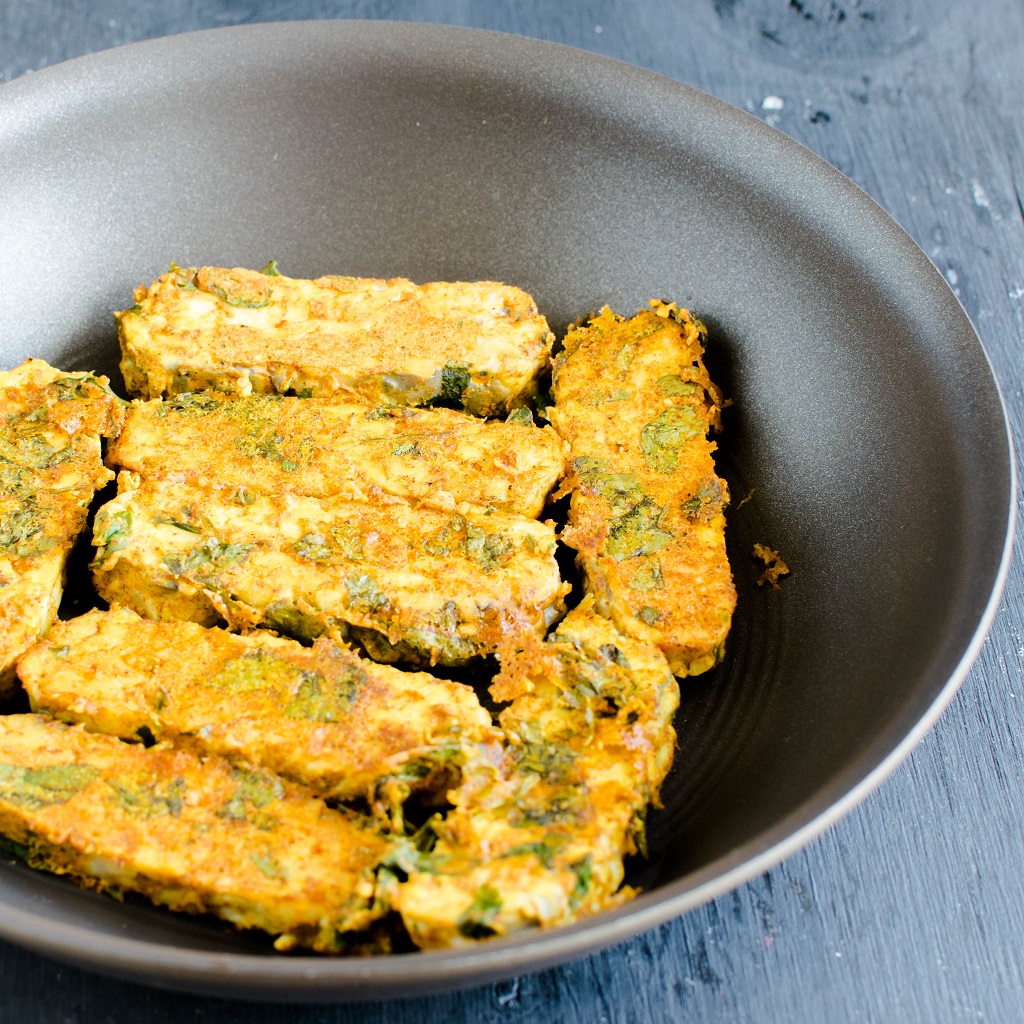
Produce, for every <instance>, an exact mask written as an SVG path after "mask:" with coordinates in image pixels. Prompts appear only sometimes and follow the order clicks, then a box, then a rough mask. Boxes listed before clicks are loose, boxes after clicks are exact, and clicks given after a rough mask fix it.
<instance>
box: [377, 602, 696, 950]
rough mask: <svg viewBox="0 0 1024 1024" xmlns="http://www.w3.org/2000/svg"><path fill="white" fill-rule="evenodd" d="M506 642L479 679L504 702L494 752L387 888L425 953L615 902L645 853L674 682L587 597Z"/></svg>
mask: <svg viewBox="0 0 1024 1024" xmlns="http://www.w3.org/2000/svg"><path fill="white" fill-rule="evenodd" d="M518 640H519V642H518V644H510V645H509V647H508V648H506V650H505V651H504V652H503V653H502V656H501V663H502V667H501V672H500V673H499V674H498V676H497V677H496V678H495V680H494V683H493V685H492V686H491V695H492V697H493V698H494V699H495V700H496V701H500V702H504V701H510V702H511V703H510V704H509V706H508V707H507V708H505V709H504V710H503V711H502V712H501V714H500V715H499V723H500V726H501V729H502V731H503V732H504V734H505V737H506V746H505V748H504V750H502V751H501V752H500V757H497V758H493V759H491V760H488V759H487V758H484V757H481V758H479V759H478V761H477V762H476V764H475V765H472V764H471V765H469V766H467V767H466V768H465V769H464V772H465V781H464V783H463V784H462V786H461V787H460V788H459V789H458V790H456V791H455V792H454V793H453V794H451V799H452V802H453V803H454V805H455V809H454V810H452V811H450V812H449V813H448V815H447V816H446V817H444V818H443V819H440V818H438V819H435V820H434V821H433V822H432V823H430V825H429V826H428V827H430V828H431V829H432V831H433V834H434V836H435V837H436V840H435V841H433V845H432V846H431V847H430V849H429V850H428V851H427V852H424V853H422V854H421V855H420V856H419V857H418V858H417V859H416V860H415V861H414V862H413V863H411V864H406V865H405V866H406V868H407V870H408V879H407V881H405V882H404V884H401V885H396V886H394V891H393V892H392V893H391V897H390V899H391V903H392V905H393V906H394V907H395V908H396V909H397V910H398V911H399V912H400V913H401V915H402V919H403V921H404V922H405V925H406V928H407V929H408V931H409V934H410V935H411V936H412V938H413V941H415V942H416V944H417V945H419V946H421V947H422V948H425V949H437V948H446V947H451V946H459V945H467V944H469V943H471V942H473V941H474V940H477V939H481V938H487V937H490V936H495V935H506V934H509V933H511V932H514V931H517V930H519V929H521V928H527V927H550V926H553V925H561V924H568V923H570V922H572V921H574V920H578V919H579V918H580V917H583V916H586V915H588V914H593V913H596V912H598V911H599V910H603V909H606V908H608V907H611V906H615V905H617V904H618V903H621V902H622V901H623V900H624V899H627V898H628V897H629V896H630V895H631V894H632V893H631V890H628V889H626V890H620V886H621V884H622V880H623V864H622V858H623V856H624V855H625V854H627V853H635V852H636V851H637V849H638V847H639V848H641V849H642V848H643V842H644V840H643V836H644V816H645V813H646V809H647V806H648V804H649V803H652V802H654V803H656V802H657V798H658V790H659V787H660V786H661V783H662V781H663V780H664V778H665V775H666V773H667V772H668V769H669V767H670V766H671V764H672V755H673V751H674V748H675V730H674V729H673V727H672V716H673V715H674V714H675V711H676V708H677V706H678V703H679V689H678V686H677V684H676V681H675V679H674V678H673V676H672V673H671V672H670V670H669V667H668V664H667V663H666V661H665V658H664V657H663V656H662V654H661V653H660V652H659V651H658V649H657V648H656V647H655V646H654V645H653V644H650V643H648V642H646V641H644V640H638V639H635V638H632V637H628V636H625V635H623V634H622V633H620V632H619V631H618V630H617V629H616V628H615V626H613V625H612V623H611V622H609V621H608V620H607V619H605V618H602V617H601V616H600V615H598V614H596V612H595V610H594V603H593V599H592V598H586V599H585V600H584V602H583V603H582V604H581V605H580V606H579V607H578V608H576V609H574V610H573V611H571V612H570V613H569V614H568V615H567V616H566V618H565V619H564V621H562V622H561V623H560V624H559V626H558V628H557V629H556V630H555V632H554V633H553V635H552V636H551V637H550V638H549V639H548V640H547V642H542V641H541V640H539V639H538V638H536V637H535V636H533V635H530V634H523V635H522V636H521V637H519V638H518ZM429 845H430V844H425V843H421V846H429ZM383 884H384V879H382V886H383Z"/></svg>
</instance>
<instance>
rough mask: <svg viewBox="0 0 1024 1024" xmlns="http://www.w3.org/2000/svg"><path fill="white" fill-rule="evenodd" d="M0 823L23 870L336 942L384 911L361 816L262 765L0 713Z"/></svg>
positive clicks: (378, 848) (382, 844) (332, 946)
mask: <svg viewBox="0 0 1024 1024" xmlns="http://www.w3.org/2000/svg"><path fill="white" fill-rule="evenodd" d="M0 834H2V835H3V836H5V837H6V842H5V847H6V849H7V850H8V851H9V852H11V853H14V854H15V855H17V856H19V857H20V858H21V859H23V860H25V861H26V862H27V863H28V864H29V865H31V866H32V867H39V868H45V869H46V870H48V871H54V872H56V873H58V874H66V875H70V876H71V877H72V878H73V879H74V880H75V881H76V882H78V883H79V884H80V885H84V886H86V887H88V888H92V889H99V890H101V891H103V890H108V891H111V892H113V893H115V894H118V893H121V892H138V893H141V894H143V895H144V896H148V897H149V898H150V899H151V900H153V902H154V903H158V904H161V905H163V906H166V907H170V908H171V909H172V910H181V911H186V912H187V913H193V914H198V913H212V914H216V915H217V916H218V917H221V918H224V919H225V920H227V921H230V922H231V923H232V924H234V925H236V926H237V927H238V928H260V929H263V930H264V931H267V932H270V933H271V934H273V935H276V936H278V938H277V940H276V945H277V946H278V948H279V949H290V948H292V947H294V946H305V947H308V948H310V949H313V950H316V951H318V952H324V953H333V952H340V951H343V950H345V949H346V948H348V947H349V945H350V944H355V945H356V946H357V948H359V947H360V946H362V945H363V944H364V943H365V942H366V938H365V937H364V936H363V934H362V933H365V932H366V930H367V929H369V928H371V927H372V925H373V924H374V922H375V921H376V920H378V919H379V918H380V917H381V916H382V914H383V913H384V911H385V908H384V907H383V906H382V905H381V904H380V903H379V901H377V900H375V898H374V895H375V874H374V872H375V871H376V869H377V866H378V864H379V863H380V861H381V860H382V859H383V858H385V857H386V856H387V854H388V852H389V850H390V845H389V841H388V840H387V839H386V838H384V837H382V836H380V835H378V834H377V833H376V831H375V830H374V829H373V828H372V827H370V823H369V822H368V821H367V820H365V819H362V818H360V816H358V815H356V814H353V813H351V812H348V811H340V810H332V809H331V808H329V807H328V806H327V805H326V804H325V803H324V802H323V801H322V800H320V799H318V798H317V797H314V796H312V795H311V794H310V793H309V792H308V791H307V790H305V789H304V788H302V787H301V786H296V785H294V784H292V783H290V782H282V781H281V780H280V779H278V778H277V777H276V776H274V775H273V774H271V773H269V772H265V771H261V770H258V769H255V768H251V767H244V766H241V765H232V764H229V763H228V762H227V761H225V760H223V759H221V758H218V757H212V756H211V757H200V756H199V755H198V754H196V753H194V752H192V751H187V750H171V749H167V748H164V747H153V748H151V749H148V750H147V749H146V748H144V747H142V746H141V745H139V744H130V743H122V742H121V741H120V740H118V739H115V738H113V737H110V736H100V735H95V734H93V733H88V732H86V731H85V730H84V729H82V728H81V727H69V726H67V725H64V724H62V723H59V722H54V721H50V720H47V719H44V718H42V717H40V716H37V715H7V716H4V717H0Z"/></svg>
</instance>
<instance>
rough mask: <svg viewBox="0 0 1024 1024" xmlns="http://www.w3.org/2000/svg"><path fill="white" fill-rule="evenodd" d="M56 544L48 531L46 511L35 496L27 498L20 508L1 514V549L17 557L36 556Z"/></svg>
mask: <svg viewBox="0 0 1024 1024" xmlns="http://www.w3.org/2000/svg"><path fill="white" fill-rule="evenodd" d="M56 544H57V541H56V540H54V538H53V537H50V536H48V535H47V533H46V516H45V513H44V512H43V510H42V509H40V508H39V507H38V506H37V505H36V503H35V499H34V498H32V497H29V498H26V499H25V500H24V501H23V502H22V504H21V505H20V506H19V507H18V508H14V509H11V511H10V512H5V513H4V514H3V515H0V549H3V550H4V551H6V552H8V553H9V554H11V555H14V556H15V557H16V558H35V557H36V556H37V555H42V554H44V553H45V552H47V551H49V550H50V549H51V548H53V547H55V546H56Z"/></svg>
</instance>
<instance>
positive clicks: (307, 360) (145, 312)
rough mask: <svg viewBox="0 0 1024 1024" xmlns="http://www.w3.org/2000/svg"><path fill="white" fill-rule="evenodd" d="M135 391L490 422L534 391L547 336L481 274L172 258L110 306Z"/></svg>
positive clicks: (526, 301) (522, 295)
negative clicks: (447, 412) (460, 411)
mask: <svg viewBox="0 0 1024 1024" xmlns="http://www.w3.org/2000/svg"><path fill="white" fill-rule="evenodd" d="M115 316H116V319H117V325H118V333H119V335H120V339H121V355H122V360H121V372H122V373H123V374H124V379H125V383H126V384H127V386H128V390H129V391H130V392H131V393H132V394H133V395H136V396H138V397H142V398H159V397H161V396H164V395H174V394H181V393H183V392H189V391H205V390H210V389H213V390H219V391H229V392H234V393H236V394H240V395H247V394H250V393H252V392H258V393H263V394H273V393H274V392H277V393H279V394H284V393H286V392H291V393H294V394H299V395H329V394H343V395H344V394H348V395H359V396H360V397H362V398H364V399H366V400H368V401H369V402H370V403H372V404H384V405H426V404H427V403H428V402H432V401H434V400H438V399H439V400H443V401H446V402H452V403H455V404H459V405H463V406H465V408H466V409H467V410H468V411H469V412H472V413H476V414H477V415H481V416H490V415H495V414H497V413H501V412H504V411H507V410H509V409H515V408H518V407H519V406H522V405H525V404H526V403H527V402H528V401H529V400H530V398H531V397H532V396H533V395H534V394H536V391H537V377H538V376H539V374H540V373H541V372H542V371H543V370H544V369H545V367H546V366H547V363H548V358H549V356H550V353H551V343H552V341H553V336H552V334H551V332H550V331H549V330H548V324H547V321H546V320H545V319H544V317H542V316H541V315H540V314H539V313H538V312H537V307H536V306H535V304H534V301H533V299H532V298H531V297H530V296H529V295H528V294H527V293H526V292H524V291H522V290H520V289H519V288H513V287H510V286H508V285H504V284H500V283H498V282H495V281H477V282H446V281H436V282H432V283H430V284H424V285H415V284H413V283H412V281H407V280H405V279H404V278H394V279H392V280H390V281H383V280H378V279H376V278H357V277H321V278H317V280H315V281H303V280H297V279H294V278H290V277H283V276H282V275H280V274H279V273H278V272H277V269H276V267H275V266H274V265H273V264H270V265H269V266H268V267H266V268H264V270H263V271H255V270H243V269H238V268H236V269H234V270H228V269H224V268H220V267H201V268H199V269H196V268H194V267H190V268H188V269H181V268H179V267H177V266H174V265H172V267H171V269H170V271H168V273H166V274H164V275H163V276H162V277H160V278H158V279H157V280H156V281H154V282H153V284H152V285H150V286H149V287H148V288H147V287H145V286H144V285H140V286H139V287H138V288H137V289H136V290H135V305H134V306H133V307H132V308H131V309H127V310H124V311H122V312H119V313H117V314H115Z"/></svg>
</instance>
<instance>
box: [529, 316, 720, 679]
mask: <svg viewBox="0 0 1024 1024" xmlns="http://www.w3.org/2000/svg"><path fill="white" fill-rule="evenodd" d="M651 306H652V308H651V309H650V310H644V311H641V312H640V313H638V314H637V315H636V316H635V317H633V318H632V319H630V320H626V319H624V318H623V317H621V316H618V315H617V314H615V313H613V312H612V311H611V310H610V309H607V308H606V309H604V310H603V311H602V312H601V313H600V314H598V315H597V316H594V317H591V318H589V320H587V321H585V322H582V323H580V324H579V325H577V326H576V327H574V328H573V329H571V330H570V331H569V333H568V335H567V336H566V338H565V349H564V351H563V352H561V353H559V355H558V357H557V359H556V360H555V369H554V378H553V387H552V392H553V395H554V399H555V404H554V406H553V407H551V408H550V409H549V410H548V415H549V416H550V418H551V422H552V423H553V424H554V426H555V428H556V429H557V430H558V431H559V433H560V434H561V435H562V437H563V438H564V439H565V440H566V441H567V442H568V443H569V445H570V448H571V452H570V460H569V466H568V473H567V477H566V481H565V484H564V485H563V487H564V489H565V490H567V491H571V493H572V503H571V511H570V514H569V526H568V529H567V530H566V531H565V532H564V534H563V540H564V541H565V542H566V543H567V544H568V545H569V546H570V547H572V548H575V549H576V551H577V552H578V563H579V565H580V567H581V569H582V570H583V573H584V575H585V583H586V587H587V589H588V591H589V592H591V593H593V594H594V595H595V598H596V607H597V609H598V610H599V611H600V612H601V613H602V614H605V615H608V616H609V617H610V618H611V619H612V621H614V622H615V623H616V625H617V626H618V627H619V628H620V629H622V630H623V631H624V632H627V633H630V634H632V635H634V636H640V637H645V638H646V639H649V640H651V641H652V642H653V643H656V644H657V645H658V646H659V647H660V648H661V650H662V651H663V652H664V654H665V656H666V657H667V658H668V662H669V665H670V666H671V667H672V671H673V672H675V673H676V675H696V674H697V673H700V672H705V671H707V670H708V669H709V668H711V667H713V666H714V665H715V664H717V662H718V661H719V660H720V659H721V657H722V654H723V651H724V644H725V638H726V635H727V634H728V632H729V626H730V624H731V621H732V612H733V609H734V608H735V606H736V589H735V587H734V585H733V581H732V573H731V571H730V569H729V562H728V559H727V557H726V551H725V516H724V514H723V511H722V510H723V508H724V507H725V505H726V504H727V503H728V499H729V491H728V486H727V485H726V483H725V481H724V480H722V479H721V477H719V476H718V475H717V473H716V472H715V467H714V463H713V461H712V452H713V451H714V450H715V447H716V446H715V444H714V442H712V441H710V440H709V439H708V437H707V434H708V431H709V430H710V429H712V428H717V427H719V426H720V412H721V407H722V397H721V393H720V392H719V390H718V388H717V387H715V385H714V384H713V383H712V382H711V379H710V377H709V376H708V374H707V371H706V369H705V368H704V364H703V361H702V355H703V340H704V329H703V325H701V324H700V322H699V321H696V320H694V319H693V318H692V317H691V316H690V314H689V313H688V312H687V311H686V310H682V309H679V308H678V307H677V306H676V305H675V304H674V303H663V302H657V301H655V300H652V302H651Z"/></svg>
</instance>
